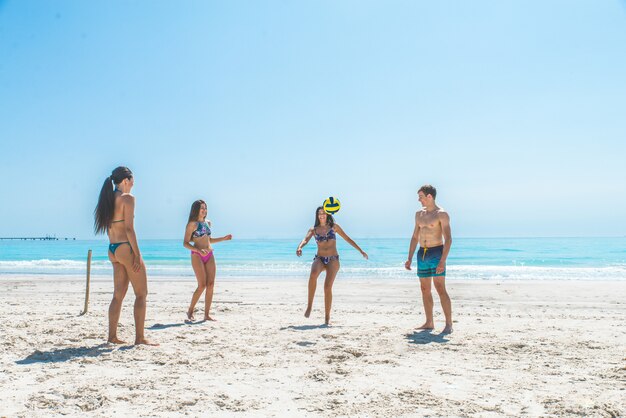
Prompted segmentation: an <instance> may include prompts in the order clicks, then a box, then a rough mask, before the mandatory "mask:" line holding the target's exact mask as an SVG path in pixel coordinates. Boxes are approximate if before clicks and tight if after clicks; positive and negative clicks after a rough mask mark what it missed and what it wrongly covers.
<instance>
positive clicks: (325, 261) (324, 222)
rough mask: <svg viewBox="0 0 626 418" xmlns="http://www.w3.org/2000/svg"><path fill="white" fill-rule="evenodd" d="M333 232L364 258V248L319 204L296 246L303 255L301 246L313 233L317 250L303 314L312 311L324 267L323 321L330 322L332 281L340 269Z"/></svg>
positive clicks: (308, 314) (306, 314)
mask: <svg viewBox="0 0 626 418" xmlns="http://www.w3.org/2000/svg"><path fill="white" fill-rule="evenodd" d="M336 234H339V236H340V237H341V238H343V239H344V240H346V242H347V243H348V244H350V245H352V246H353V247H354V248H355V249H356V250H357V251H359V252H360V253H361V255H362V256H363V258H365V259H367V254H366V253H365V251H363V250H362V249H361V247H359V246H358V245H357V243H356V242H354V241H353V240H352V238H350V237H349V236H348V234H346V233H345V232H344V230H343V229H342V228H341V227H340V226H339V224H336V223H335V220H334V219H333V216H332V215H329V214H327V213H326V212H324V209H323V208H322V207H321V206H320V207H318V208H317V209H316V211H315V224H314V226H313V228H311V229H309V231H308V232H307V234H306V236H305V237H304V239H303V240H302V241H301V242H300V245H298V249H297V250H296V255H297V256H298V257H300V256H301V255H302V247H304V246H305V245H306V244H307V243H308V242H309V240H310V239H311V238H312V237H315V242H316V243H317V254H315V257H314V258H313V264H312V265H311V274H310V276H309V298H308V303H307V307H306V311H305V312H304V316H305V317H306V318H308V317H309V316H310V315H311V309H312V308H313V298H314V297H315V288H316V287H317V278H318V276H319V275H320V274H321V273H322V271H326V279H325V280H324V312H325V315H324V322H325V324H326V325H330V308H331V305H332V303H333V283H334V282H335V277H337V272H339V253H338V252H337V237H336Z"/></svg>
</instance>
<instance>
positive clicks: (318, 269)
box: [304, 259, 324, 318]
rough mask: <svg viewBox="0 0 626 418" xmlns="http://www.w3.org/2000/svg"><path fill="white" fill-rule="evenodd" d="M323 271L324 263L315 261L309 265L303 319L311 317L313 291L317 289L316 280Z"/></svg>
mask: <svg viewBox="0 0 626 418" xmlns="http://www.w3.org/2000/svg"><path fill="white" fill-rule="evenodd" d="M322 271H324V263H322V260H319V259H315V260H314V261H313V264H311V274H310V275H309V298H308V301H307V305H306V311H305V312H304V317H305V318H308V317H309V316H311V309H313V298H315V289H316V287H317V278H318V277H319V275H320V274H321V273H322Z"/></svg>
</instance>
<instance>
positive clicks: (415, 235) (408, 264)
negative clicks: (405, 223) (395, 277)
mask: <svg viewBox="0 0 626 418" xmlns="http://www.w3.org/2000/svg"><path fill="white" fill-rule="evenodd" d="M419 239H420V227H419V224H418V222H417V213H416V214H415V228H414V229H413V235H411V243H410V244H409V258H407V260H406V261H405V262H404V268H405V269H407V270H411V262H412V260H413V254H415V249H416V248H417V244H418V243H419Z"/></svg>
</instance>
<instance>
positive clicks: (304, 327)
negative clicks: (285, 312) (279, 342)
mask: <svg viewBox="0 0 626 418" xmlns="http://www.w3.org/2000/svg"><path fill="white" fill-rule="evenodd" d="M320 328H330V326H328V325H326V324H321V325H289V326H288V327H282V328H281V329H280V330H281V331H285V330H287V329H293V330H295V331H308V330H311V329H320Z"/></svg>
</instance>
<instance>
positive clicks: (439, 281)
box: [431, 276, 452, 334]
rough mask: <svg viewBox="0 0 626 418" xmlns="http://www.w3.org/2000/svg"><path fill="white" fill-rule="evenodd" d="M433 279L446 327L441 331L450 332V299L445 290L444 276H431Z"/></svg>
mask: <svg viewBox="0 0 626 418" xmlns="http://www.w3.org/2000/svg"><path fill="white" fill-rule="evenodd" d="M433 281H434V282H435V289H436V290H437V293H438V294H439V299H440V300H441V307H442V308H443V314H444V315H445V317H446V327H445V328H444V329H443V331H442V332H444V333H446V334H449V333H451V332H452V302H451V301H450V296H448V292H447V291H446V276H440V277H433ZM431 306H432V305H431Z"/></svg>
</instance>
